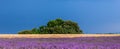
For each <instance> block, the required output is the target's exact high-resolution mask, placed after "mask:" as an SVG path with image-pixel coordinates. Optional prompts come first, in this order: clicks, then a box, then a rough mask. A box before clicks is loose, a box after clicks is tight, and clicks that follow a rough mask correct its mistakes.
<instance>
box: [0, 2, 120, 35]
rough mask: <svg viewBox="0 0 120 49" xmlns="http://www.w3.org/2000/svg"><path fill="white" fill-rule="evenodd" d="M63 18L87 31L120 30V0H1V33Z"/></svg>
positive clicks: (37, 25)
mask: <svg viewBox="0 0 120 49" xmlns="http://www.w3.org/2000/svg"><path fill="white" fill-rule="evenodd" d="M56 18H62V19H64V20H72V21H74V22H77V23H78V24H79V26H80V28H81V29H82V30H83V31H84V32H85V33H108V32H120V0H0V33H1V34H6V33H7V34H9V33H17V32H18V31H21V30H29V29H32V28H34V27H39V26H41V25H45V24H46V23H47V22H48V21H49V20H53V19H56Z"/></svg>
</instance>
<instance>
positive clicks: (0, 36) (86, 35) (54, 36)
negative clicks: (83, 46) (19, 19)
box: [0, 34, 120, 38]
mask: <svg viewBox="0 0 120 49" xmlns="http://www.w3.org/2000/svg"><path fill="white" fill-rule="evenodd" d="M109 36H120V34H0V38H74V37H109Z"/></svg>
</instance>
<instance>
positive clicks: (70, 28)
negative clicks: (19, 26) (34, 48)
mask: <svg viewBox="0 0 120 49" xmlns="http://www.w3.org/2000/svg"><path fill="white" fill-rule="evenodd" d="M27 33H28V34H82V33H83V32H82V30H80V28H79V26H78V24H77V23H75V22H72V21H64V20H62V19H56V20H51V21H49V22H48V23H47V26H40V27H39V28H33V29H32V30H30V31H28V30H27V31H22V32H19V34H27Z"/></svg>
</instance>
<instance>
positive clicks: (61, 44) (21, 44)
mask: <svg viewBox="0 0 120 49" xmlns="http://www.w3.org/2000/svg"><path fill="white" fill-rule="evenodd" d="M0 49H120V36H116V37H77V38H0Z"/></svg>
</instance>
